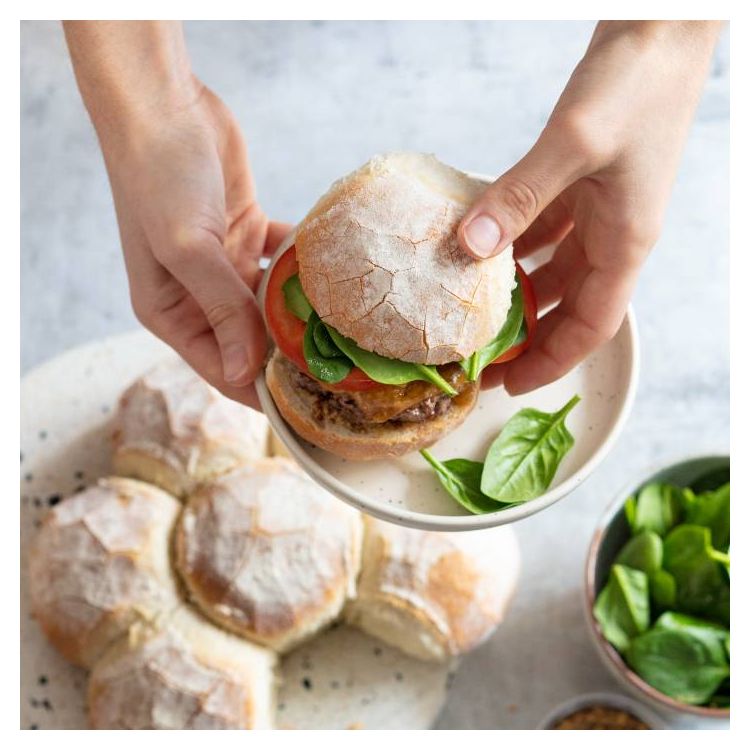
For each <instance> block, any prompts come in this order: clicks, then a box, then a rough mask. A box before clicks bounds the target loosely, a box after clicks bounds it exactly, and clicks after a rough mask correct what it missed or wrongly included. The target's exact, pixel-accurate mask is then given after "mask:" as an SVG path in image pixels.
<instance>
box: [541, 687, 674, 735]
mask: <svg viewBox="0 0 750 750" xmlns="http://www.w3.org/2000/svg"><path fill="white" fill-rule="evenodd" d="M665 728H666V725H665V724H664V721H663V720H662V719H661V718H660V717H659V716H658V715H657V714H655V713H653V712H652V711H650V710H649V709H647V708H646V707H644V706H642V705H641V704H640V703H638V702H637V701H635V700H633V699H632V698H629V697H627V696H625V695H619V694H617V693H586V694H585V695H578V696H576V697H575V698H571V699H570V700H568V701H565V702H564V703H561V704H560V705H559V706H557V707H556V708H555V709H553V710H552V711H551V712H550V713H549V714H547V716H545V718H544V719H543V721H542V722H541V723H540V725H539V729H575V730H581V729H596V730H602V729H612V730H616V731H621V730H626V729H665Z"/></svg>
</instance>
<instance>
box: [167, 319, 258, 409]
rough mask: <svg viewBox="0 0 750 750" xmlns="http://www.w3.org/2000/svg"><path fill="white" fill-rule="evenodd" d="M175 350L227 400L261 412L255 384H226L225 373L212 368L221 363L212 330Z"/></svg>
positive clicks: (183, 343)
mask: <svg viewBox="0 0 750 750" xmlns="http://www.w3.org/2000/svg"><path fill="white" fill-rule="evenodd" d="M174 349H175V351H176V352H177V353H178V354H179V355H180V356H181V357H182V358H183V359H184V360H185V361H186V362H187V363H188V364H189V365H190V366H191V367H192V368H193V369H194V370H195V371H196V372H197V373H198V374H199V375H201V376H202V377H203V378H204V380H206V381H207V382H208V383H210V384H211V385H212V386H214V388H216V389H217V390H218V391H220V392H221V393H223V394H224V395H225V396H226V397H227V398H231V399H232V400H233V401H238V402H239V403H241V404H245V405H246V406H249V407H251V408H252V409H255V410H256V411H261V408H260V400H259V399H258V393H257V391H256V390H255V385H254V383H249V384H248V385H244V386H233V385H230V384H228V383H226V382H225V380H224V377H223V372H221V371H218V372H217V371H215V370H214V368H213V367H212V366H211V365H212V363H215V362H219V361H220V351H219V345H218V342H217V341H216V337H215V336H214V333H213V331H212V330H211V329H210V328H209V329H208V330H207V331H205V332H204V333H203V334H201V335H200V336H196V337H193V338H191V339H188V340H186V341H184V342H177V345H176V346H174Z"/></svg>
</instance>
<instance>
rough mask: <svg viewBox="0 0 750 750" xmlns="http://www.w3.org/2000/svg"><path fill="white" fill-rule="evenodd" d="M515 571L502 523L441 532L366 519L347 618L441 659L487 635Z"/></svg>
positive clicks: (514, 553)
mask: <svg viewBox="0 0 750 750" xmlns="http://www.w3.org/2000/svg"><path fill="white" fill-rule="evenodd" d="M519 570H520V555H519V551H518V545H517V542H516V540H515V537H514V536H513V532H512V531H511V530H510V529H508V528H507V527H499V528H495V529H484V530H481V531H465V532H458V533H444V532H443V533H441V532H435V531H420V530H418V529H412V528H405V527H401V526H396V525H394V524H390V523H386V522H385V521H380V520H377V519H375V518H370V517H365V543H364V551H363V556H362V572H361V574H360V579H359V583H358V588H357V596H356V598H355V599H354V601H352V602H351V603H350V604H349V605H348V606H347V609H346V618H347V620H348V621H349V622H350V623H351V624H353V625H356V626H358V627H360V628H362V629H363V630H364V631H365V632H367V633H369V634H370V635H373V636H375V637H378V638H381V639H382V640H384V641H386V642H387V643H389V644H391V645H393V646H396V647H398V648H400V649H402V650H403V651H405V652H406V653H408V654H410V655H412V656H415V657H417V658H419V659H424V660H444V659H447V658H450V657H452V656H457V655H460V654H463V653H466V652H467V651H469V650H471V649H473V648H476V647H477V646H478V645H479V644H481V643H482V642H483V641H484V640H486V639H487V638H488V637H489V636H490V635H491V634H492V632H493V631H494V630H495V628H496V627H497V625H498V624H499V623H500V622H501V621H502V619H503V617H504V615H505V611H506V609H507V607H508V606H509V604H510V600H511V599H512V596H513V593H514V592H515V589H516V585H517V582H518V576H519Z"/></svg>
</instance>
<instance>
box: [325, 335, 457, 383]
mask: <svg viewBox="0 0 750 750" xmlns="http://www.w3.org/2000/svg"><path fill="white" fill-rule="evenodd" d="M326 329H327V331H328V333H329V334H330V336H331V338H332V339H333V342H334V344H336V346H337V347H338V348H339V349H340V350H341V351H342V352H343V353H344V354H345V355H346V356H347V357H348V358H349V359H350V360H351V361H352V362H353V363H354V364H355V365H356V366H357V367H359V369H360V370H362V371H363V372H364V373H366V374H367V375H368V376H369V377H371V378H372V379H373V380H375V381H376V382H378V383H386V384H388V385H403V384H405V383H410V382H411V381H412V380H426V381H427V382H429V383H434V384H435V385H436V386H437V387H438V388H440V390H442V391H444V392H445V393H447V394H449V395H450V396H455V395H456V394H457V391H456V389H455V388H453V386H452V385H451V384H450V383H449V382H448V381H447V380H445V378H443V376H442V375H441V374H440V373H439V372H438V371H437V367H435V366H434V365H417V364H413V363H411V362H401V361H400V360H398V359H389V358H388V357H381V356H380V355H379V354H375V353H374V352H368V351H366V350H365V349H362V348H361V347H359V346H357V344H356V343H355V342H354V341H352V340H351V339H350V338H347V337H346V336H342V335H341V334H340V333H339V332H338V331H337V330H336V329H335V328H332V327H331V326H328V325H327V326H326Z"/></svg>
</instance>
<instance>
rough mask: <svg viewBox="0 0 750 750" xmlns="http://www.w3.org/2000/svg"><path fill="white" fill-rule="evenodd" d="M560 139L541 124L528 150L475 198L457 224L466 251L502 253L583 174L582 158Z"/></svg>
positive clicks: (484, 255)
mask: <svg viewBox="0 0 750 750" xmlns="http://www.w3.org/2000/svg"><path fill="white" fill-rule="evenodd" d="M560 140H561V139H560V138H559V137H558V135H557V133H556V131H555V130H552V129H550V128H545V130H544V131H543V132H542V134H541V136H540V137H539V140H537V142H536V143H535V144H534V146H533V148H532V149H531V151H529V153H528V154H526V156H524V157H523V159H521V161H519V162H518V164H516V165H515V166H514V167H513V168H511V169H510V170H508V171H507V172H506V173H505V174H504V175H502V176H501V177H499V178H498V179H497V180H496V181H495V182H493V183H492V185H490V186H489V187H488V188H487V189H486V190H485V191H484V192H483V193H482V194H481V195H480V196H479V197H478V198H477V199H476V201H474V204H473V205H472V206H471V208H469V210H468V211H467V212H466V215H465V216H464V218H463V219H462V220H461V223H460V224H459V226H458V243H459V245H460V246H461V248H462V249H463V250H464V252H466V253H468V254H469V255H472V256H474V257H475V258H489V257H491V256H493V255H497V254H498V253H500V252H502V251H503V250H504V249H505V248H506V247H508V245H509V244H510V243H511V242H513V241H514V240H516V239H517V238H518V237H519V236H520V235H521V234H523V233H524V232H525V231H526V229H528V227H529V226H530V225H531V223H532V222H533V221H534V219H536V217H537V216H539V214H540V213H541V212H542V211H543V210H544V209H545V208H546V207H547V206H548V205H549V204H550V203H551V202H552V201H553V200H554V199H555V198H556V197H557V196H558V195H559V194H560V193H562V192H563V190H565V188H567V187H568V186H569V185H570V184H572V183H573V182H574V181H575V180H576V179H578V178H579V177H580V176H582V173H583V166H584V163H583V160H582V159H580V158H579V157H578V156H577V154H576V152H575V151H572V150H571V149H570V148H568V149H566V148H565V145H564V143H561V142H560Z"/></svg>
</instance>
